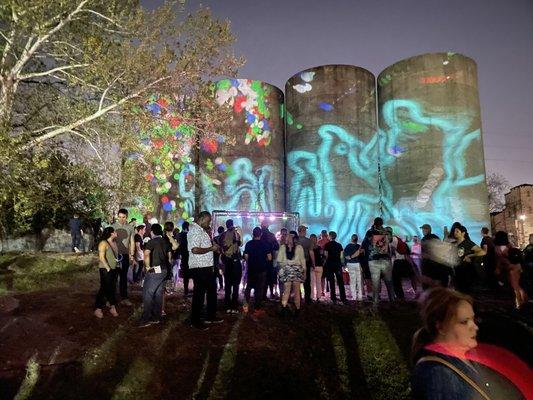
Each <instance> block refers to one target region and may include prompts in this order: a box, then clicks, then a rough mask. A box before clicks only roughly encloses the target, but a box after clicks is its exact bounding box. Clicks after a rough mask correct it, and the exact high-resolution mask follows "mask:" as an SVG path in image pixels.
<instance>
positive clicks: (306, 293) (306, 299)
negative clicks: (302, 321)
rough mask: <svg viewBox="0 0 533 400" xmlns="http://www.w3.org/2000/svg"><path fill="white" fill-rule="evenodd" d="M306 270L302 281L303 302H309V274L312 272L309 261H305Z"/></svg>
mask: <svg viewBox="0 0 533 400" xmlns="http://www.w3.org/2000/svg"><path fill="white" fill-rule="evenodd" d="M305 264H306V267H305V269H306V272H305V282H304V296H305V302H306V303H310V302H311V294H312V292H311V274H312V273H313V272H312V270H311V261H306V262H305Z"/></svg>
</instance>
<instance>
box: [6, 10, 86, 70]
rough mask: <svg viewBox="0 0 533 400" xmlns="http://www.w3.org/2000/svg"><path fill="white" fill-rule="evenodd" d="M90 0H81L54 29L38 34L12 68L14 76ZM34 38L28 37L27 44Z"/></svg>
mask: <svg viewBox="0 0 533 400" xmlns="http://www.w3.org/2000/svg"><path fill="white" fill-rule="evenodd" d="M88 1H89V0H82V1H81V2H80V4H78V7H76V9H75V10H74V11H72V12H71V13H70V14H68V15H67V16H66V17H65V18H64V19H63V20H60V21H59V23H58V24H57V25H56V26H54V27H53V28H52V29H50V30H49V31H48V32H47V33H45V34H44V35H42V36H38V37H37V38H36V39H35V42H33V44H32V45H31V47H30V48H29V49H26V48H25V49H24V51H23V53H22V54H21V56H20V59H19V60H18V62H17V63H16V64H15V66H14V67H13V68H12V70H11V74H12V76H13V78H16V77H17V76H18V75H19V74H20V72H21V71H22V68H24V66H25V65H26V63H27V62H28V61H29V60H30V58H31V57H32V56H33V54H34V53H35V52H36V51H37V50H38V49H39V48H40V47H41V46H42V45H43V44H44V43H45V42H46V41H48V39H49V38H50V37H51V36H52V35H53V34H55V33H56V32H57V31H59V30H61V29H62V28H63V27H64V26H65V25H67V24H68V23H69V22H70V21H71V20H72V18H73V17H74V16H75V15H76V14H78V13H80V12H81V10H82V9H83V6H85V4H86V3H87V2H88ZM33 39H34V36H30V38H29V39H28V43H27V44H26V46H27V45H28V44H29V43H30V42H31V41H33Z"/></svg>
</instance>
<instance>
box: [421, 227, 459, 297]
mask: <svg viewBox="0 0 533 400" xmlns="http://www.w3.org/2000/svg"><path fill="white" fill-rule="evenodd" d="M420 229H421V230H422V234H423V236H422V241H421V245H422V275H423V276H424V277H427V278H429V279H425V280H424V282H425V283H423V285H422V286H423V288H424V289H426V288H428V287H429V286H433V285H435V284H440V285H441V286H444V287H448V284H449V281H450V276H451V275H453V271H452V270H451V269H450V268H449V267H446V266H445V265H442V264H440V263H439V262H437V261H436V260H435V257H434V254H433V253H434V251H433V247H434V246H436V245H438V244H440V243H439V242H440V238H439V237H438V236H437V235H435V234H434V233H432V232H431V225H429V224H424V225H422V226H421V227H420Z"/></svg>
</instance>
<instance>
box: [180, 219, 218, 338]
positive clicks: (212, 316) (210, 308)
mask: <svg viewBox="0 0 533 400" xmlns="http://www.w3.org/2000/svg"><path fill="white" fill-rule="evenodd" d="M210 225H211V214H210V213H209V212H208V211H202V212H201V213H200V214H198V217H197V218H196V219H195V221H194V222H192V223H191V224H190V226H189V233H188V234H187V249H188V250H189V274H190V277H191V278H192V280H193V283H194V290H193V296H192V306H191V325H192V326H193V327H195V328H198V329H201V330H206V329H208V328H207V326H206V325H205V324H216V323H220V322H223V320H222V319H220V318H217V317H216V308H217V287H216V281H215V271H214V257H213V252H214V251H218V250H219V247H218V245H217V244H213V243H212V241H211V238H210V237H209V235H208V234H207V232H206V229H207V228H209V227H210ZM206 297H207V318H206V320H205V322H202V321H201V319H200V316H201V314H202V309H203V307H204V299H205V298H206Z"/></svg>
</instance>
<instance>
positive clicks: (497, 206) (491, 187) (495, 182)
mask: <svg viewBox="0 0 533 400" xmlns="http://www.w3.org/2000/svg"><path fill="white" fill-rule="evenodd" d="M510 187H511V186H510V185H509V182H508V181H507V179H506V178H505V177H504V176H503V175H500V174H498V173H494V172H493V173H490V174H488V176H487V189H488V192H489V211H490V212H491V213H493V212H500V211H502V210H503V209H504V208H505V197H504V195H505V193H507V192H508V191H509V188H510Z"/></svg>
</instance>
